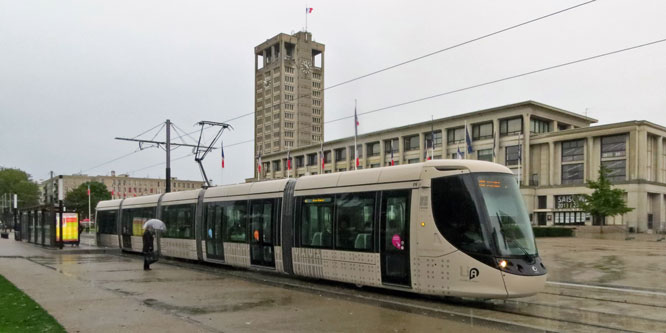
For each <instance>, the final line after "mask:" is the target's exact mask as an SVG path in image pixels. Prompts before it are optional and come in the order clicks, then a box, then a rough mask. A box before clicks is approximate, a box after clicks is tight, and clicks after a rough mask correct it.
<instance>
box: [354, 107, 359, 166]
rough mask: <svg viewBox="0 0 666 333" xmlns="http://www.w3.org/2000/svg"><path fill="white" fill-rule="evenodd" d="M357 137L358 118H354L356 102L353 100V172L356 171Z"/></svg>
mask: <svg viewBox="0 0 666 333" xmlns="http://www.w3.org/2000/svg"><path fill="white" fill-rule="evenodd" d="M357 136H358V118H357V116H356V100H354V170H358V145H357V144H356V137H357Z"/></svg>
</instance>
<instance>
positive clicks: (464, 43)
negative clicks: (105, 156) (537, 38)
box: [88, 0, 597, 170]
mask: <svg viewBox="0 0 666 333" xmlns="http://www.w3.org/2000/svg"><path fill="white" fill-rule="evenodd" d="M596 1H597V0H590V1H586V2H583V3H580V4H577V5H574V6H570V7H567V8H564V9H561V10H558V11H555V12H552V13H549V14H546V15H542V16H539V17H537V18H533V19H530V20H527V21H525V22H521V23H518V24H514V25H512V26H509V27H506V28H503V29H500V30H497V31H494V32H491V33H488V34H484V35H482V36H479V37H475V38H472V39H470V40H467V41H464V42H461V43H458V44H454V45H451V46H447V47H445V48H442V49H439V50H436V51H434V52H430V53H427V54H424V55H422V56H418V57H416V58H412V59H409V60H406V61H403V62H400V63H397V64H395V65H391V66H388V67H385V68H382V69H379V70H376V71H373V72H370V73H367V74H364V75H360V76H357V77H354V78H351V79H348V80H346V81H343V82H340V83H336V84H334V85H331V86H329V87H325V88H324V89H322V90H324V91H326V90H329V89H334V88H337V87H339V86H342V85H345V84H348V83H351V82H355V81H358V80H361V79H364V78H366V77H369V76H373V75H376V74H379V73H382V72H385V71H388V70H391V69H394V68H397V67H400V66H403V65H406V64H409V63H412V62H416V61H419V60H422V59H424V58H427V57H431V56H433V55H436V54H439V53H443V52H446V51H449V50H452V49H455V48H458V47H461V46H464V45H467V44H471V43H474V42H477V41H480V40H482V39H486V38H489V37H492V36H495V35H498V34H501V33H504V32H507V31H510V30H513V29H516V28H519V27H522V26H525V25H528V24H531V23H534V22H537V21H541V20H544V19H546V18H549V17H552V16H555V15H558V14H562V13H565V12H568V11H570V10H573V9H576V8H579V7H582V6H585V5H588V4H591V3H593V2H596ZM311 96H312V95H311V94H304V95H301V96H298V97H297V98H296V101H290V102H297V101H299V100H300V99H302V98H307V97H311ZM286 103H287V102H283V103H281V104H286ZM255 113H256V112H254V111H253V112H248V113H244V114H241V115H238V116H235V117H233V118H230V119H227V120H225V121H224V122H225V123H229V122H231V121H234V120H238V119H241V118H245V117H248V116H252V115H254V114H255ZM343 119H347V118H343ZM336 121H337V120H336ZM325 123H328V122H325ZM157 126H159V125H157ZM157 126H155V127H157ZM155 127H153V128H151V129H150V130H148V131H146V132H144V133H142V134H139V135H137V136H136V137H134V138H137V137H139V136H141V135H143V134H145V133H147V132H150V131H151V130H152V129H154V128H155ZM211 127H212V126H209V127H208V128H204V131H205V130H208V129H210V128H211ZM197 131H198V130H196V131H192V132H186V133H185V134H184V135H188V136H189V135H190V134H194V133H196V132H197ZM182 132H185V131H182ZM182 136H183V135H181V136H178V137H176V138H175V139H180V138H181V137H182ZM123 157H126V156H122V157H119V158H116V159H113V160H111V161H109V162H105V163H103V164H101V165H100V166H103V165H106V164H108V163H110V162H113V161H116V160H118V159H120V158H123ZM92 169H94V168H91V169H88V170H92Z"/></svg>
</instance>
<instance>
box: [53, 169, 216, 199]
mask: <svg viewBox="0 0 666 333" xmlns="http://www.w3.org/2000/svg"><path fill="white" fill-rule="evenodd" d="M88 181H94V182H100V183H103V184H104V185H106V188H107V189H108V190H109V192H110V193H111V197H112V198H113V199H122V198H130V197H140V196H143V195H151V194H158V193H162V192H164V189H165V188H166V181H165V180H164V179H159V178H136V177H130V176H128V175H126V174H121V175H118V176H116V173H115V171H111V176H88V175H63V183H64V185H65V193H67V192H69V191H71V190H73V189H75V188H77V187H79V186H80V185H81V184H83V183H85V182H88ZM57 182H58V176H55V177H53V178H51V179H48V180H45V181H43V182H42V184H41V185H42V188H43V192H42V193H43V197H42V200H43V202H44V203H48V202H54V201H53V198H54V196H57V192H54V191H55V189H54V185H55V184H57ZM202 186H203V182H202V181H195V180H179V179H177V178H173V179H172V180H171V191H173V192H177V191H187V190H192V189H197V188H201V187H202Z"/></svg>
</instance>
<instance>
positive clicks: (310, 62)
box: [254, 31, 324, 178]
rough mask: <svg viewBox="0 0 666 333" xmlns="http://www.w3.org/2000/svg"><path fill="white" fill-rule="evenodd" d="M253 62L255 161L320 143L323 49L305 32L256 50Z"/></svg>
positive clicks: (266, 166)
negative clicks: (264, 155) (262, 157)
mask: <svg viewBox="0 0 666 333" xmlns="http://www.w3.org/2000/svg"><path fill="white" fill-rule="evenodd" d="M254 59H255V61H254V63H255V66H254V67H255V99H254V105H255V117H254V139H255V145H254V155H255V157H256V156H258V155H259V154H270V153H275V152H280V151H285V150H288V149H294V148H296V147H302V146H307V145H311V144H316V143H319V142H322V141H323V140H324V91H323V88H324V45H323V44H319V43H316V42H314V41H312V33H310V32H304V31H301V32H297V33H295V34H294V35H287V34H279V35H277V36H275V37H273V38H271V39H269V40H267V41H265V42H263V43H261V44H259V45H258V46H256V47H255V48H254ZM263 164H264V165H262V173H263V171H264V170H268V169H269V167H270V165H269V164H268V162H267V161H266V162H264V163H263ZM255 176H257V168H256V162H255ZM261 178H263V177H261Z"/></svg>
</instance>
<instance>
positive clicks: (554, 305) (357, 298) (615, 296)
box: [0, 238, 666, 332]
mask: <svg viewBox="0 0 666 333" xmlns="http://www.w3.org/2000/svg"><path fill="white" fill-rule="evenodd" d="M538 242H539V243H538V245H539V250H540V253H541V255H542V256H543V258H544V261H545V262H546V265H548V268H549V271H550V276H549V282H548V284H547V285H546V288H545V290H544V291H543V292H542V293H540V294H538V295H535V296H532V297H527V298H521V299H511V300H490V301H482V300H469V299H458V298H440V297H427V296H422V295H413V294H409V293H404V292H395V291H387V290H380V289H375V288H360V289H359V288H356V287H354V286H350V285H347V284H342V283H335V282H325V281H314V280H309V279H297V278H290V277H285V276H283V275H280V274H275V273H265V272H264V273H259V272H253V271H247V270H237V269H232V268H227V267H220V266H213V265H204V264H194V263H190V262H182V261H170V260H161V261H160V262H159V263H157V264H156V265H154V266H153V267H154V270H153V271H149V272H144V271H143V270H142V269H141V266H142V258H141V257H140V256H136V255H107V254H62V255H32V256H29V258H28V259H29V260H30V262H31V263H33V264H38V265H41V266H43V267H48V268H49V270H48V271H49V272H51V273H41V274H42V277H41V278H44V279H47V281H48V276H51V275H48V274H56V275H61V276H66V277H67V278H70V279H74V280H76V281H79V283H82V284H84V285H87V286H92V287H94V288H96V289H98V290H103V291H105V292H108V293H110V294H108V295H115V297H120V298H122V299H124V300H131V301H132V302H134V304H136V306H137V307H138V308H139V309H140V308H142V307H145V308H148V309H151V310H154V311H157V312H159V313H161V314H163V315H164V316H168V317H171V318H175V319H176V320H179V321H181V322H184V323H186V324H187V325H193V326H192V327H196V329H195V330H197V331H212V332H223V331H224V332H237V331H276V332H281V331H285V332H287V331H289V332H293V331H297V332H298V331H308V332H311V331H326V332H340V331H365V332H385V331H393V332H402V331H405V332H407V331H409V332H413V331H475V332H491V331H494V332H497V331H511V332H532V331H539V332H548V331H553V332H615V331H629V332H664V331H666V330H665V329H664V328H665V327H666V311H665V310H666V287H665V286H664V283H663V276H664V274H663V273H666V267H665V266H666V265H664V262H666V261H665V260H664V259H666V244H665V243H662V242H636V241H624V240H595V239H578V238H575V239H539V240H538ZM2 260H5V258H4V257H1V258H0V266H1V265H2V263H3V261H2ZM14 260H18V259H14ZM1 268H2V267H0V272H1V271H2V269H1ZM109 298H110V297H109V296H105V297H102V298H100V299H98V300H97V301H99V302H105V301H106V299H109ZM84 310H85V308H83V309H82V311H84ZM104 315H105V316H112V317H115V316H117V319H114V318H107V319H108V320H117V323H121V322H123V318H124V317H123V316H125V315H126V314H124V313H123V312H122V311H120V310H114V311H112V312H110V313H108V314H104ZM84 324H85V323H77V325H84ZM122 325H123V327H122V329H123V330H124V329H127V328H128V327H130V326H131V325H130V324H127V323H123V324H122ZM125 325H126V326H125ZM76 327H77V328H80V327H79V326H76ZM82 327H84V328H83V329H82V331H86V329H85V326H82ZM106 327H107V326H105V328H106ZM110 327H115V328H116V329H118V328H119V327H120V326H110ZM143 329H145V327H144V328H143ZM94 330H96V331H98V330H100V329H99V328H98V327H95V328H94ZM101 330H104V329H101ZM174 330H175V328H174Z"/></svg>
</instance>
